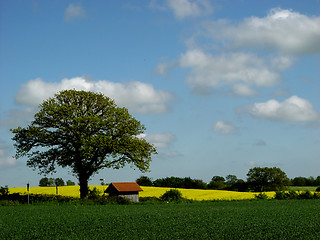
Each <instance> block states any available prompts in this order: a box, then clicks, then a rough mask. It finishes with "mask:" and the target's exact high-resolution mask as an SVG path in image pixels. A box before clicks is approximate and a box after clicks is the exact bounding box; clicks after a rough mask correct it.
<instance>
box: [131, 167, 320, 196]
mask: <svg viewBox="0 0 320 240" xmlns="http://www.w3.org/2000/svg"><path fill="white" fill-rule="evenodd" d="M136 182H137V183H138V184H139V185H141V186H155V187H172V188H189V189H215V190H230V191H240V192H245V191H255V192H263V191H279V190H284V189H285V188H286V187H287V186H290V185H292V186H320V176H318V177H317V178H313V177H309V178H305V177H296V178H294V179H291V180H290V179H289V178H288V177H287V175H286V173H285V172H283V171H282V170H281V169H280V168H277V167H272V168H269V167H254V168H251V169H249V171H248V173H247V179H246V180H243V179H238V178H237V177H236V176H235V175H227V176H226V177H225V178H224V177H222V176H213V177H212V179H211V181H210V182H209V183H206V182H204V181H202V180H200V179H192V178H190V177H184V178H181V177H166V178H160V179H156V180H154V181H152V180H151V179H150V178H149V177H147V176H141V177H140V178H138V179H137V180H136Z"/></svg>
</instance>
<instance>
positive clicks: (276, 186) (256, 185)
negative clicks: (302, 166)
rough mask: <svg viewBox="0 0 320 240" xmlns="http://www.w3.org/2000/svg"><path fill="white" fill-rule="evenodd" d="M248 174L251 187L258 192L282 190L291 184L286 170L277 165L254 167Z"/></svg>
mask: <svg viewBox="0 0 320 240" xmlns="http://www.w3.org/2000/svg"><path fill="white" fill-rule="evenodd" d="M247 176H248V178H247V182H248V185H249V187H250V188H251V189H252V190H254V191H257V192H258V191H259V192H263V191H275V190H282V189H283V188H285V186H288V185H289V184H290V180H289V179H288V178H287V175H286V174H285V172H283V171H282V170H281V169H280V168H277V167H273V168H269V167H254V168H251V169H249V172H248V174H247Z"/></svg>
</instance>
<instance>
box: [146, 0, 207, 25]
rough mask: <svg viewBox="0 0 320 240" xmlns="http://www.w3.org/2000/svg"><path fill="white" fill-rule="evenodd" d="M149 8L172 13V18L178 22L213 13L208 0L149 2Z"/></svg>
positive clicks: (152, 0) (155, 0)
mask: <svg viewBox="0 0 320 240" xmlns="http://www.w3.org/2000/svg"><path fill="white" fill-rule="evenodd" d="M149 6H150V7H151V8H153V9H157V10H161V11H167V10H170V11H173V14H174V16H175V17H176V18H177V19H179V20H182V19H185V18H187V17H199V16H205V15H208V14H210V13H212V11H213V8H212V5H211V2H210V1H209V0H166V1H162V0H151V1H150V4H149Z"/></svg>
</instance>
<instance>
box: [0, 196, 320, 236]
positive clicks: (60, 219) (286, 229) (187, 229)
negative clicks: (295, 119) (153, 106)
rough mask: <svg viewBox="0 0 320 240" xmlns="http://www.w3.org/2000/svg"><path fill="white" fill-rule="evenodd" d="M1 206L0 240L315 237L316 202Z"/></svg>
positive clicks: (318, 207) (318, 218)
mask: <svg viewBox="0 0 320 240" xmlns="http://www.w3.org/2000/svg"><path fill="white" fill-rule="evenodd" d="M82 202H83V204H79V205H70V204H61V205H57V204H48V205H43V206H42V205H22V206H18V207H12V206H1V207H0V226H1V231H0V239H79V238H81V239H142V240H143V239H190V238H191V239H284V240H285V239H298V240H299V239H301V240H302V239H318V238H319V235H320V228H319V223H320V216H319V214H317V213H319V212H320V204H319V202H318V200H308V201H300V200H292V201H286V200H284V201H274V200H270V201H214V202H194V203H192V204H190V203H184V202H182V203H179V204H162V205H161V206H160V207H159V205H158V204H129V205H117V204H114V205H111V204H108V205H91V204H89V203H88V204H87V202H86V201H82Z"/></svg>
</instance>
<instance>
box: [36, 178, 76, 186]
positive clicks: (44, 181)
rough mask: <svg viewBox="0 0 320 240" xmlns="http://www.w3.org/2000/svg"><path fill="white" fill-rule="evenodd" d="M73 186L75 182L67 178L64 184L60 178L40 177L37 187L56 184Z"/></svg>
mask: <svg viewBox="0 0 320 240" xmlns="http://www.w3.org/2000/svg"><path fill="white" fill-rule="evenodd" d="M65 185H67V186H73V185H75V183H74V182H73V181H71V180H68V181H67V182H66V184H65V182H64V181H63V179H62V178H47V177H44V178H41V179H40V181H39V187H56V186H65Z"/></svg>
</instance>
